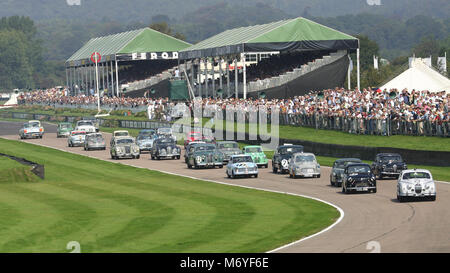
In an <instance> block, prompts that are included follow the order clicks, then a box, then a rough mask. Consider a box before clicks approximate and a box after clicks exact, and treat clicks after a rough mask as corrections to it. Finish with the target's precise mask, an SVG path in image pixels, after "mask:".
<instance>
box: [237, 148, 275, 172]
mask: <svg viewBox="0 0 450 273" xmlns="http://www.w3.org/2000/svg"><path fill="white" fill-rule="evenodd" d="M242 152H243V153H244V154H246V155H249V156H251V157H252V159H253V162H255V163H256V164H257V165H258V167H262V166H264V167H266V168H268V167H269V160H268V159H267V157H266V154H265V153H264V152H263V149H262V147H261V146H245V147H244V149H242Z"/></svg>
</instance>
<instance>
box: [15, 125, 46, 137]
mask: <svg viewBox="0 0 450 273" xmlns="http://www.w3.org/2000/svg"><path fill="white" fill-rule="evenodd" d="M42 136H44V127H42V125H41V122H40V121H39V120H30V121H28V122H26V123H24V124H23V126H22V128H20V130H19V137H20V138H21V139H26V138H42Z"/></svg>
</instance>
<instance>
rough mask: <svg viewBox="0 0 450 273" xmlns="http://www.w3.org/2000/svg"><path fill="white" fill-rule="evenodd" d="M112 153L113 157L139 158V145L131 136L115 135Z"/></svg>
mask: <svg viewBox="0 0 450 273" xmlns="http://www.w3.org/2000/svg"><path fill="white" fill-rule="evenodd" d="M110 154H111V158H112V159H119V158H139V157H140V154H139V146H137V145H136V142H135V140H134V138H133V137H131V136H123V137H115V138H114V141H113V142H112V144H111V148H110Z"/></svg>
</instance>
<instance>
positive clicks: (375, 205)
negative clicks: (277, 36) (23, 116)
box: [0, 121, 450, 253]
mask: <svg viewBox="0 0 450 273" xmlns="http://www.w3.org/2000/svg"><path fill="white" fill-rule="evenodd" d="M21 124H22V123H21V122H14V123H13V122H2V121H0V136H1V137H3V138H7V139H13V140H19V137H18V131H19V128H20V127H21ZM44 127H45V132H46V134H45V135H44V137H43V139H29V140H24V141H25V142H29V143H34V144H38V145H45V146H50V147H54V148H58V149H61V150H65V151H70V152H73V153H77V154H81V155H89V156H92V157H96V158H98V159H102V160H107V161H112V162H116V161H115V160H112V159H111V158H110V155H109V147H107V149H106V151H89V152H86V151H84V150H83V148H81V147H76V148H69V147H67V139H64V138H61V139H59V138H56V126H55V125H51V124H44ZM104 135H105V139H106V143H107V144H108V143H109V139H110V136H111V135H110V134H107V133H104ZM119 162H120V163H122V164H130V165H133V166H138V167H144V168H149V169H152V170H161V171H166V172H171V173H174V174H180V175H187V176H191V177H195V178H199V179H207V180H215V181H220V182H226V183H230V184H236V185H244V186H251V187H258V188H263V189H267V190H273V191H280V192H288V193H294V194H302V195H307V196H311V197H316V198H320V199H322V200H325V201H328V202H330V203H333V204H335V205H337V206H339V207H340V208H342V209H343V210H344V212H345V217H344V218H343V219H342V221H341V222H340V223H338V224H337V225H336V226H334V227H333V228H332V229H331V230H328V231H326V232H324V233H322V234H320V235H318V236H315V237H313V238H310V239H308V240H304V241H302V242H299V243H296V244H292V245H290V246H288V247H285V248H282V249H279V250H278V252H371V250H370V248H368V243H369V242H371V241H376V242H379V244H380V247H381V249H380V251H381V252H383V253H386V252H408V253H409V252H450V183H437V185H436V186H437V200H436V201H435V202H429V201H426V202H425V201H414V202H406V203H399V202H397V199H396V180H381V181H377V183H378V185H377V186H378V192H377V193H375V194H372V193H370V194H366V193H362V194H349V195H346V194H343V193H341V189H340V188H334V187H331V186H330V183H329V175H330V171H331V168H329V167H322V175H321V178H319V179H317V178H316V179H295V180H294V179H290V178H289V176H288V175H281V174H273V173H272V169H271V167H270V166H271V164H269V168H268V169H260V173H259V176H258V178H257V179H255V178H250V179H235V180H233V179H228V178H227V176H226V174H225V168H223V169H218V168H216V169H199V170H196V169H188V168H187V166H186V164H185V163H184V158H183V157H181V159H180V160H161V161H157V160H150V159H149V155H148V154H147V153H145V154H142V155H141V158H140V159H133V160H127V159H124V160H119Z"/></svg>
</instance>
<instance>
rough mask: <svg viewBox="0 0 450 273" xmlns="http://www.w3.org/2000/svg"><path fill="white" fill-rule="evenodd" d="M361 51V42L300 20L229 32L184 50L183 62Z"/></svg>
mask: <svg viewBox="0 0 450 273" xmlns="http://www.w3.org/2000/svg"><path fill="white" fill-rule="evenodd" d="M356 48H358V39H357V38H355V37H353V36H350V35H348V34H345V33H342V32H340V31H337V30H334V29H331V28H329V27H326V26H324V25H321V24H318V23H315V22H313V21H311V20H308V19H305V18H302V17H299V18H294V19H289V20H282V21H277V22H272V23H268V24H263V25H255V26H249V27H240V28H235V29H230V30H226V31H224V32H222V33H219V34H217V35H215V36H213V37H211V38H208V39H206V40H204V41H202V42H199V43H198V44H195V45H193V46H191V47H189V48H186V49H183V50H182V51H180V58H181V59H191V58H202V57H212V56H223V55H230V54H238V53H242V52H258V51H289V50H324V49H335V50H339V49H349V50H354V49H356Z"/></svg>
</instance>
